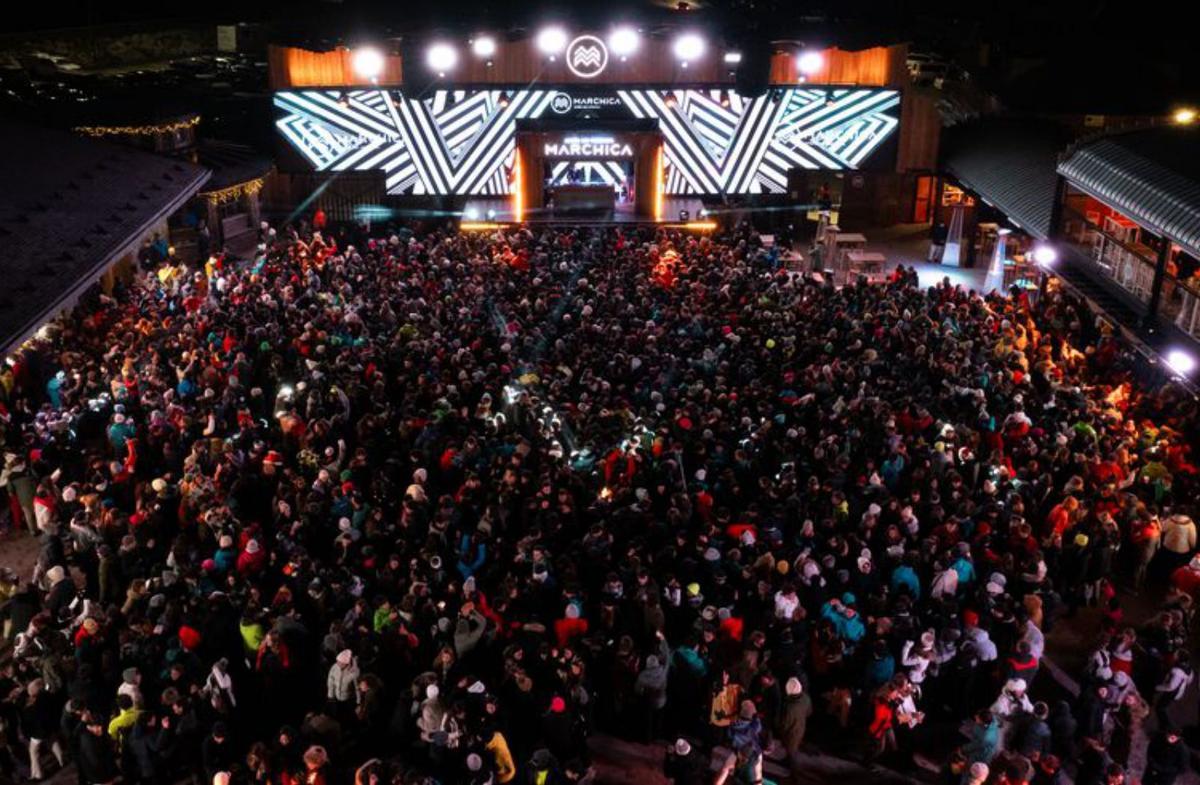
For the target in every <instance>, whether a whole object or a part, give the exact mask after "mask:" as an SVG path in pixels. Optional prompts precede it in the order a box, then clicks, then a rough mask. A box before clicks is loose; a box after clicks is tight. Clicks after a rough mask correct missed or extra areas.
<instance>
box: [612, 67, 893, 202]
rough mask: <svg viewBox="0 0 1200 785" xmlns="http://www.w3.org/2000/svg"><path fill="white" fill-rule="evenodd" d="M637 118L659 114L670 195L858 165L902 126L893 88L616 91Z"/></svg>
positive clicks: (745, 189)
mask: <svg viewBox="0 0 1200 785" xmlns="http://www.w3.org/2000/svg"><path fill="white" fill-rule="evenodd" d="M618 95H620V97H621V100H622V101H623V102H624V103H625V105H626V106H627V107H629V109H630V111H631V112H632V113H633V114H634V116H636V117H651V118H656V119H657V120H658V121H659V129H660V130H661V131H662V133H663V138H664V141H665V146H666V158H667V166H666V168H667V187H666V190H667V192H668V193H672V194H713V193H784V192H786V191H787V172H788V170H789V169H791V168H793V167H799V168H802V169H856V168H858V166H859V165H860V164H861V163H862V161H863V160H864V159H865V158H866V157H867V156H869V155H870V154H871V153H872V152H874V151H875V150H876V149H878V148H879V146H880V145H881V144H883V142H884V141H885V140H886V139H887V138H888V137H889V136H890V135H891V134H892V133H893V132H894V131H895V130H896V128H897V127H898V126H899V122H900V121H899V120H898V119H897V118H896V117H894V116H892V114H891V113H890V111H889V110H893V109H894V108H895V107H897V106H899V104H900V95H899V93H898V92H896V91H894V90H854V89H837V90H825V89H816V88H814V89H785V90H781V91H776V92H773V93H767V94H766V95H763V96H760V97H758V98H753V99H745V98H743V97H742V96H740V95H738V94H737V93H735V92H733V91H724V90H711V91H702V90H674V91H667V92H659V91H647V90H621V91H619V92H618Z"/></svg>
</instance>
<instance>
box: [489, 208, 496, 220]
mask: <svg viewBox="0 0 1200 785" xmlns="http://www.w3.org/2000/svg"><path fill="white" fill-rule="evenodd" d="M487 219H488V220H489V221H494V220H496V211H495V210H491V209H489V210H488V211H487Z"/></svg>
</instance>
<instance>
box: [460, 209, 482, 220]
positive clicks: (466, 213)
mask: <svg viewBox="0 0 1200 785" xmlns="http://www.w3.org/2000/svg"><path fill="white" fill-rule="evenodd" d="M463 218H466V219H467V220H468V221H478V220H479V211H478V210H476V209H475V208H474V207H468V208H467V209H466V210H463Z"/></svg>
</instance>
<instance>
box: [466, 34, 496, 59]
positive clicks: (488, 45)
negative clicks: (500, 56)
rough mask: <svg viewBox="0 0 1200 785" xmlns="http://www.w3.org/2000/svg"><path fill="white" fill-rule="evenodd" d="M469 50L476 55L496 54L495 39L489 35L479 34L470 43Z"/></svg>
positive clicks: (489, 55) (488, 55) (487, 55)
mask: <svg viewBox="0 0 1200 785" xmlns="http://www.w3.org/2000/svg"><path fill="white" fill-rule="evenodd" d="M471 51H472V52H474V53H475V56H476V57H491V56H492V55H494V54H496V39H495V38H492V37H491V36H490V35H481V36H479V37H478V38H476V39H475V40H474V42H472V43H471Z"/></svg>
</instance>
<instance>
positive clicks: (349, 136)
mask: <svg viewBox="0 0 1200 785" xmlns="http://www.w3.org/2000/svg"><path fill="white" fill-rule="evenodd" d="M555 95H556V91H554V90H478V91H466V90H438V91H435V92H434V94H433V96H432V97H431V98H427V99H424V100H409V99H407V98H405V97H404V96H403V95H401V94H399V93H395V92H390V91H386V90H353V91H348V92H344V93H343V92H340V91H322V90H306V91H288V92H281V93H277V94H276V96H275V105H276V106H277V107H279V108H280V109H282V110H283V111H284V115H283V116H282V117H281V118H280V119H279V120H277V121H276V125H277V127H278V128H279V130H280V132H281V133H282V134H283V135H284V137H285V138H286V139H287V140H288V141H289V143H291V144H292V145H293V146H294V147H295V148H296V149H297V150H298V151H300V153H301V154H302V155H303V156H304V157H305V158H306V159H307V160H308V161H309V162H310V163H311V164H312V165H313V167H314V168H316V169H318V170H321V171H347V170H353V171H364V170H372V169H379V170H382V171H383V172H384V174H385V177H386V182H387V189H388V192H389V193H394V194H464V195H501V194H507V193H509V191H510V181H511V169H512V164H513V154H514V153H513V150H514V141H515V130H516V121H517V120H518V119H520V118H536V117H540V116H541V115H542V114H543V113H545V112H546V110H547V108H548V106H549V105H550V103H551V101H552V100H553V98H554V96H555ZM617 95H618V96H619V98H620V99H621V101H622V103H623V104H624V106H625V107H626V108H627V109H628V111H629V112H630V114H631V115H633V116H634V117H640V118H654V119H657V120H658V126H659V129H660V130H661V131H662V133H663V138H664V143H665V149H666V158H665V161H666V165H665V168H666V172H665V174H666V182H665V189H664V190H665V191H666V192H667V193H669V194H721V193H783V192H785V191H786V190H787V172H788V170H789V169H791V168H793V167H799V168H803V169H856V168H858V167H859V165H860V164H861V163H862V162H863V161H864V160H865V159H866V158H867V157H868V156H870V155H871V153H873V152H874V151H875V150H877V149H878V148H879V146H880V145H882V144H883V143H884V142H885V141H886V140H887V139H888V137H890V136H891V135H892V134H893V133H895V131H896V129H897V127H898V126H899V120H898V119H897V117H896V114H897V112H896V111H895V110H896V107H897V106H898V105H899V103H900V95H899V93H898V92H897V91H894V90H867V89H853V88H846V89H823V88H806V89H805V88H788V89H782V90H775V91H772V92H770V93H767V94H766V95H763V96H760V97H758V98H753V99H747V98H743V97H742V96H740V95H738V94H737V93H736V92H734V91H731V90H619V91H618V92H617Z"/></svg>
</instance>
